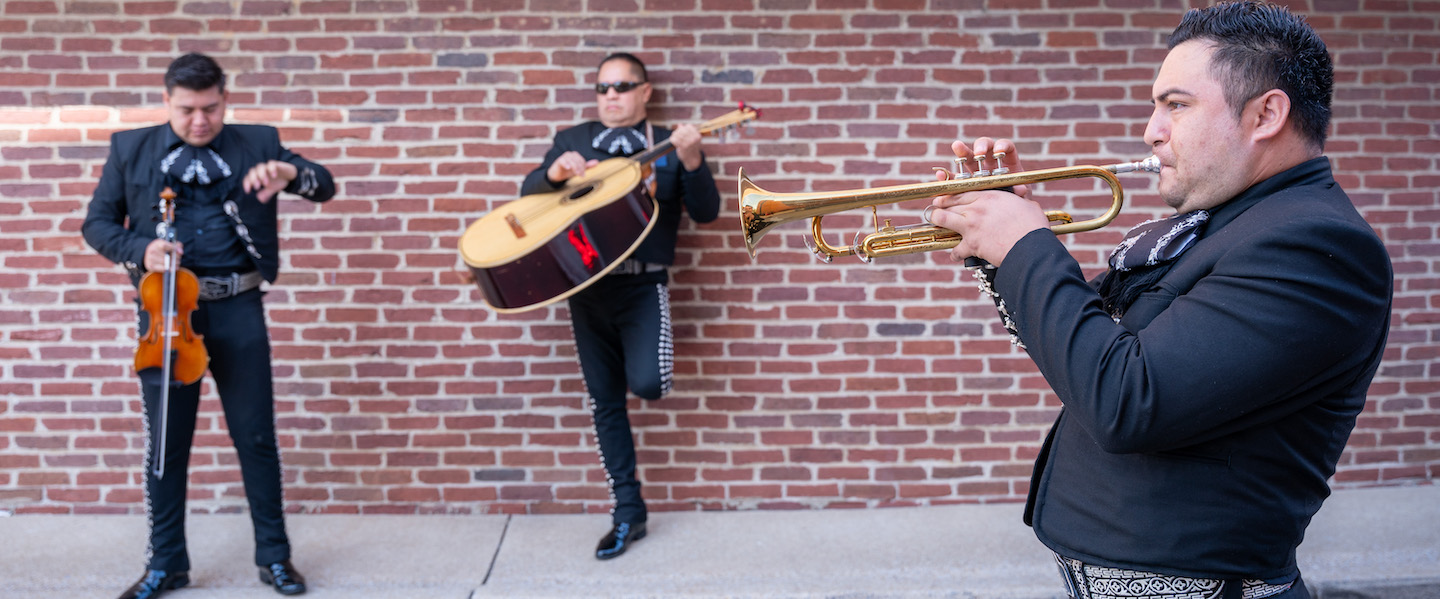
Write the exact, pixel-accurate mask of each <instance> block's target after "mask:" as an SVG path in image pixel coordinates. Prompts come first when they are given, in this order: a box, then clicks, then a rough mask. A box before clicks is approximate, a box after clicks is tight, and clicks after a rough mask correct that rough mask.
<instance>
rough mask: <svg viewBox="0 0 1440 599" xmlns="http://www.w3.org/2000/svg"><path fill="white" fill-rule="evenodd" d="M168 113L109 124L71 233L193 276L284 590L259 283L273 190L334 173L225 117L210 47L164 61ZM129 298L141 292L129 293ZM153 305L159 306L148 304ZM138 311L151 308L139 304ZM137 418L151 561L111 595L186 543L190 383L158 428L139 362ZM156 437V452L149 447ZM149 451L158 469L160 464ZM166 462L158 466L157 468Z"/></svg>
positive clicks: (284, 546)
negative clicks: (166, 223)
mask: <svg viewBox="0 0 1440 599" xmlns="http://www.w3.org/2000/svg"><path fill="white" fill-rule="evenodd" d="M162 98H163V100H164V103H165V108H166V110H167V112H168V114H169V123H168V124H164V125H157V126H154V127H147V128H143V129H136V130H132V131H122V132H120V133H116V134H115V135H114V136H112V137H111V139H110V158H109V159H108V160H107V161H106V162H105V168H104V170H103V172H102V173H101V175H100V183H99V185H98V187H96V189H95V195H94V198H93V199H92V200H91V201H90V205H89V211H88V214H87V215H86V217H85V222H84V225H83V227H82V229H81V230H82V232H83V234H84V236H85V241H86V242H87V243H89V244H90V245H91V247H94V248H95V250H96V251H97V252H99V253H100V255H102V256H104V257H106V258H108V259H109V260H110V261H112V262H115V263H116V264H121V265H123V266H124V267H125V268H126V269H127V270H129V272H130V275H131V279H132V281H133V282H136V283H138V282H139V281H140V278H141V276H142V275H144V274H145V273H146V272H160V271H163V270H165V269H167V268H168V265H167V254H169V255H170V256H171V257H173V256H176V255H178V256H179V265H180V266H182V267H184V268H187V269H189V270H191V271H193V272H194V273H195V275H197V276H198V277H199V289H198V294H197V295H198V308H197V309H196V310H194V312H193V313H191V314H190V317H191V324H192V325H193V326H194V329H195V331H196V332H197V333H199V334H200V335H203V336H204V347H205V349H206V351H207V352H208V354H209V360H210V361H209V370H210V373H211V376H212V377H213V378H214V382H215V389H216V392H217V393H218V394H219V396H220V403H221V405H222V406H223V408H224V411H225V422H226V425H227V426H228V428H229V431H230V438H231V440H232V441H234V443H235V450H236V454H237V455H238V457H239V460H240V472H241V476H242V478H243V481H244V485H245V496H246V498H247V500H248V501H249V505H250V517H251V520H252V522H253V524H254V528H255V564H256V565H257V566H258V567H259V568H260V579H261V580H262V581H264V582H266V583H267V584H270V585H272V586H273V587H274V588H275V590H276V591H278V592H279V593H281V594H285V595H295V594H299V593H303V592H305V582H304V580H303V578H302V577H301V576H300V573H299V572H297V571H296V570H295V568H294V566H293V565H291V563H290V542H289V539H288V537H287V536H286V534H285V520H284V513H283V510H282V505H281V502H282V495H281V470H280V454H279V449H278V447H277V444H276V440H275V406H274V403H275V402H274V390H273V385H272V381H271V372H270V341H269V334H268V332H267V330H266V322H265V310H264V305H263V303H262V301H261V296H262V295H263V293H264V292H263V291H261V289H260V283H261V282H262V281H269V282H274V280H275V276H276V273H277V271H278V268H279V264H280V262H279V250H280V246H279V239H278V226H277V217H276V202H273V201H271V200H272V199H273V198H274V197H275V195H276V194H277V193H279V192H280V191H286V192H288V193H292V194H295V195H299V196H301V197H303V198H305V199H308V200H310V201H314V202H324V201H326V200H329V199H330V198H331V197H332V196H334V195H335V183H334V181H333V180H332V179H331V176H330V173H329V171H327V170H326V169H325V168H324V167H322V166H320V165H318V164H315V163H313V162H310V161H308V160H305V159H304V158H301V157H300V156H299V155H298V154H295V153H293V152H291V151H289V150H287V149H285V148H284V147H283V146H281V145H280V137H279V132H278V131H276V129H275V128H274V127H266V126H260V125H226V124H225V123H224V118H225V103H226V100H227V98H228V92H226V90H225V74H224V72H223V71H222V70H221V68H220V65H219V64H217V63H216V62H215V61H214V60H213V59H211V58H210V57H208V56H204V55H201V54H193V53H192V54H187V55H185V56H182V57H180V58H177V59H176V60H175V61H173V62H172V63H171V64H170V67H169V69H168V70H167V71H166V73H165V92H164V94H163V96H162ZM167 187H168V188H171V189H172V190H173V191H174V192H176V194H177V195H178V198H177V199H176V200H175V204H174V211H173V217H174V218H173V223H172V225H171V226H172V227H173V229H172V230H173V232H174V239H175V242H174V243H171V242H169V241H166V240H165V239H164V238H162V237H163V236H161V235H159V231H157V224H160V223H161V220H162V216H163V215H161V214H160V212H159V211H158V210H157V206H158V203H159V198H160V193H161V191H162V190H163V189H165V188H167ZM137 303H140V302H137ZM157 313H160V312H157ZM140 314H141V320H142V326H141V327H140V328H141V330H142V331H143V330H146V328H147V327H146V326H145V324H144V322H143V321H145V320H146V319H147V318H148V313H147V312H146V310H145V307H144V306H142V308H141V311H140ZM138 375H139V378H140V384H141V389H142V395H143V398H144V402H143V403H144V410H145V423H146V434H147V439H146V455H145V462H146V468H145V499H146V505H145V507H146V511H147V513H148V515H149V516H150V541H149V548H148V551H147V556H148V557H147V559H148V561H149V563H148V564H147V565H146V571H145V574H144V576H142V577H141V578H140V580H139V581H138V582H136V583H135V584H134V586H132V587H130V589H128V590H127V591H125V593H124V594H123V595H121V598H122V599H145V598H153V597H159V596H160V595H162V594H163V593H164V592H165V591H168V590H171V589H175V588H179V587H183V586H185V585H186V584H188V583H189V581H190V578H189V570H190V558H189V554H188V552H187V550H186V544H185V487H186V478H187V474H186V467H187V465H188V463H189V461H190V444H191V440H192V438H193V436H194V432H195V421H196V412H197V409H198V407H199V403H200V383H199V381H196V382H195V383H194V384H190V385H183V386H176V385H172V386H171V392H170V393H168V397H169V403H170V405H169V406H168V411H166V412H164V413H165V414H166V418H165V419H164V421H166V423H167V426H166V427H165V430H163V431H162V430H156V429H158V428H159V422H161V419H160V416H159V415H160V414H161V413H162V410H163V409H164V407H163V406H161V405H159V404H160V398H161V396H162V388H161V386H162V385H164V384H169V382H168V381H162V380H161V378H162V377H163V374H162V369H160V368H145V369H143V370H141V371H140V372H139V373H138ZM160 435H165V439H164V440H165V441H166V442H165V443H164V447H165V452H164V454H165V455H155V451H156V447H157V446H159V445H160V440H161V439H160ZM156 460H161V464H160V465H162V466H163V467H162V468H160V472H161V474H160V475H159V476H157V474H156V468H155V467H154V466H155V465H156ZM166 473H168V476H167V475H165V474H166Z"/></svg>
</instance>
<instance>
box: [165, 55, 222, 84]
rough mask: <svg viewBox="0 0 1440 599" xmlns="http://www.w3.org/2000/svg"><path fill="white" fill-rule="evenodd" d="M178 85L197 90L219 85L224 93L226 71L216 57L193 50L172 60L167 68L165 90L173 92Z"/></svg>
mask: <svg viewBox="0 0 1440 599" xmlns="http://www.w3.org/2000/svg"><path fill="white" fill-rule="evenodd" d="M176 86H180V87H183V88H185V89H189V90H194V91H197V92H198V91H204V90H207V89H210V88H212V87H216V86H218V87H219V88H220V89H219V91H220V92H221V93H224V92H225V71H224V70H223V69H221V68H220V64H219V63H217V62H215V59H213V58H210V57H209V56H206V55H204V54H200V53H199V52H191V53H189V54H186V55H184V56H181V57H180V58H176V59H175V60H173V61H171V62H170V68H168V69H166V70H165V91H166V92H173V91H175V87H176Z"/></svg>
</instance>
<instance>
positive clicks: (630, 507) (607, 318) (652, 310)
mask: <svg viewBox="0 0 1440 599" xmlns="http://www.w3.org/2000/svg"><path fill="white" fill-rule="evenodd" d="M651 91H652V90H651V87H650V83H649V79H648V76H647V73H646V70H645V64H644V63H642V62H640V59H639V58H636V57H635V56H632V55H630V54H625V53H618V54H612V55H610V56H607V57H605V59H604V60H602V61H600V66H599V71H598V73H597V74H596V77H595V103H596V107H597V108H598V110H599V113H600V120H599V121H589V122H585V123H581V124H579V125H577V126H575V127H571V128H569V129H566V130H564V131H561V132H560V133H558V134H557V135H556V136H555V144H554V146H553V147H551V148H550V151H549V152H548V153H547V154H545V160H544V162H543V163H541V164H540V166H539V168H536V169H535V170H534V171H533V172H531V173H530V175H529V176H527V177H526V178H525V183H524V185H523V186H522V187H521V193H522V194H525V195H530V194H535V193H543V192H550V191H554V190H556V189H559V188H560V187H561V186H563V185H564V184H565V181H566V180H568V179H570V178H571V177H575V176H578V175H582V174H584V173H585V169H586V168H587V167H592V166H595V165H596V164H599V162H600V160H601V159H607V158H612V157H616V156H630V155H633V154H636V153H639V152H641V151H642V150H644V149H646V148H648V147H651V146H653V145H654V144H656V143H659V142H662V141H665V140H666V139H669V140H670V142H671V143H672V144H673V145H674V147H675V150H674V152H672V153H669V154H666V155H664V156H662V157H660V158H659V159H658V160H656V161H655V163H654V165H653V167H654V170H653V173H654V184H655V192H654V197H655V200H656V202H657V203H658V204H659V212H658V214H657V215H656V216H655V220H656V223H655V226H654V228H653V229H652V230H651V232H650V234H649V236H648V237H646V238H645V240H644V241H643V242H641V244H640V246H639V247H638V248H636V250H635V252H634V253H633V254H631V256H630V258H629V259H628V260H625V261H624V262H621V263H620V265H619V266H618V267H617V268H615V270H612V271H611V272H610V274H609V275H607V276H605V277H604V278H602V279H600V280H599V281H596V282H595V283H594V284H593V285H590V286H588V287H586V288H585V289H583V290H581V291H580V292H578V293H576V294H575V295H572V296H570V298H569V302H570V304H569V305H570V320H571V324H572V325H573V329H574V331H575V348H576V353H578V354H579V357H580V369H581V371H582V372H583V374H584V377H585V386H586V390H587V392H588V393H589V396H590V398H589V403H590V410H591V413H592V414H593V416H594V418H595V437H596V442H597V443H598V444H599V450H600V460H601V462H603V464H604V466H605V472H606V475H607V476H606V478H607V480H608V482H609V485H610V494H611V495H612V497H613V498H614V500H615V507H614V509H613V510H612V512H611V519H612V524H613V526H612V528H611V530H610V532H609V533H607V534H606V535H605V536H604V537H603V538H602V539H601V540H600V544H599V546H598V547H596V549H595V557H596V558H599V559H609V558H612V557H615V556H618V555H620V554H621V553H624V552H625V549H626V548H627V547H628V546H629V544H630V543H631V542H634V541H638V540H640V539H641V538H643V537H644V536H645V521H646V511H645V501H644V500H643V499H642V498H641V497H640V481H639V479H638V478H637V477H636V474H635V441H634V438H633V437H632V436H631V432H630V419H629V416H628V414H627V412H626V409H625V398H626V389H627V388H628V389H629V390H630V391H632V392H634V393H635V394H636V395H638V396H640V397H642V398H645V399H659V398H660V397H661V396H662V395H664V394H665V393H667V392H669V391H670V387H671V377H672V374H673V366H674V347H675V346H674V340H673V337H672V335H671V325H670V294H669V290H668V287H667V284H668V282H669V274H668V273H667V271H666V266H668V265H670V264H673V263H674V262H675V239H676V233H677V231H678V229H679V226H680V213H681V211H682V210H683V211H686V212H689V213H690V218H691V219H693V220H695V221H696V222H702V223H706V222H710V221H712V220H715V217H716V216H718V214H719V211H720V192H719V190H717V189H716V188H715V179H714V177H713V176H712V175H711V174H710V167H709V166H708V165H706V163H705V156H704V154H703V153H702V152H701V150H700V137H701V135H700V132H699V131H698V130H697V129H696V127H695V126H694V125H679V126H677V127H675V128H674V129H673V130H667V129H664V128H657V127H655V126H654V125H652V124H651V123H650V122H649V121H648V120H647V119H646V110H645V108H646V106H645V105H646V102H648V101H649V100H650V93H651Z"/></svg>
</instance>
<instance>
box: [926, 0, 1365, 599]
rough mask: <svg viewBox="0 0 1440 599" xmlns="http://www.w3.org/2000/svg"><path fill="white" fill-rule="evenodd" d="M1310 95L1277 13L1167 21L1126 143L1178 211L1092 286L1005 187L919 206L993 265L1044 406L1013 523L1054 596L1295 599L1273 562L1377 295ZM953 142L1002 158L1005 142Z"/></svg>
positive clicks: (962, 250)
mask: <svg viewBox="0 0 1440 599" xmlns="http://www.w3.org/2000/svg"><path fill="white" fill-rule="evenodd" d="M1331 88H1332V67H1331V61H1330V57H1329V55H1328V53H1327V51H1326V48H1325V45H1324V43H1323V42H1322V41H1321V40H1320V38H1319V36H1318V35H1317V34H1316V33H1315V32H1314V31H1313V30H1312V29H1311V28H1310V27H1309V26H1308V25H1306V24H1305V23H1304V21H1303V20H1301V19H1300V18H1299V17H1296V16H1294V15H1292V14H1290V13H1289V12H1288V11H1287V10H1286V9H1284V8H1282V7H1279V6H1276V5H1271V4H1264V3H1261V2H1256V1H1254V0H1244V1H1241V2H1234V3H1226V4H1220V5H1217V6H1213V7H1210V8H1205V9H1197V10H1191V11H1189V12H1188V13H1186V14H1185V16H1184V17H1183V19H1182V20H1181V23H1180V25H1179V27H1178V28H1177V29H1176V30H1175V32H1174V33H1173V34H1172V36H1171V38H1170V52H1169V55H1168V56H1167V57H1166V59H1165V61H1164V63H1163V65H1162V66H1161V67H1160V70H1159V73H1158V75H1157V76H1156V79H1155V83H1154V86H1153V89H1152V98H1151V100H1152V102H1153V103H1154V112H1153V113H1152V115H1151V117H1150V122H1149V125H1148V126H1147V128H1146V130H1145V141H1146V143H1148V144H1149V145H1150V146H1152V148H1153V150H1154V153H1155V156H1156V157H1158V158H1159V160H1160V163H1161V164H1162V166H1163V168H1162V170H1161V171H1160V181H1159V193H1160V195H1161V197H1162V198H1163V199H1164V201H1165V202H1166V204H1168V205H1169V206H1171V207H1173V208H1174V209H1175V211H1176V214H1175V215H1174V216H1173V217H1170V218H1167V219H1162V220H1159V221H1152V222H1149V223H1145V224H1142V225H1140V226H1138V227H1136V228H1135V229H1133V230H1132V231H1130V233H1129V234H1128V235H1127V236H1126V238H1125V240H1124V241H1123V242H1122V243H1121V244H1120V246H1119V247H1117V248H1116V251H1115V252H1114V253H1113V254H1112V255H1111V256H1110V259H1109V269H1108V271H1107V272H1106V273H1104V274H1103V275H1101V276H1099V277H1097V278H1096V279H1095V280H1094V281H1092V282H1090V283H1087V282H1086V281H1085V280H1084V278H1083V276H1082V274H1081V269H1080V266H1079V264H1077V263H1076V261H1075V260H1074V259H1073V258H1072V257H1071V256H1070V254H1069V253H1068V252H1067V251H1066V249H1065V247H1064V246H1062V245H1061V244H1060V242H1059V241H1058V240H1057V239H1056V236H1055V235H1054V234H1053V233H1052V232H1051V231H1050V229H1049V228H1048V227H1047V225H1048V222H1047V219H1046V217H1045V216H1044V215H1043V213H1042V211H1041V209H1040V207H1039V206H1038V205H1037V204H1035V203H1034V202H1031V201H1029V200H1028V199H1027V198H1026V195H1027V192H1028V190H1026V189H1024V188H1023V186H1022V187H1021V188H1018V189H1017V190H1016V191H1017V193H1008V192H1004V191H998V190H991V191H977V192H970V193H964V194H960V195H956V196H945V197H940V198H937V199H936V200H935V202H934V203H935V205H936V206H937V207H938V208H939V209H936V210H934V213H933V214H932V215H931V220H932V222H934V223H935V224H937V225H940V226H942V227H945V228H948V229H951V230H953V231H955V232H957V233H959V234H960V235H961V236H962V239H961V240H960V242H959V244H958V245H956V246H955V248H954V249H953V250H952V257H953V258H955V259H957V260H958V259H965V258H970V257H976V258H980V259H983V260H985V261H988V262H989V263H990V264H991V265H993V266H994V269H992V270H989V271H988V274H987V275H986V278H985V279H984V283H983V284H982V288H987V289H989V290H990V291H991V292H992V293H994V294H996V295H997V304H999V305H1000V306H1001V307H1002V311H1003V312H1004V313H1005V314H1006V315H1007V323H1008V324H1010V325H1011V326H1013V333H1014V334H1015V335H1016V336H1017V338H1018V340H1019V341H1020V342H1021V343H1023V344H1024V346H1025V347H1026V348H1027V350H1028V351H1029V354H1030V357H1031V358H1032V359H1033V360H1034V361H1035V364H1036V366H1037V367H1038V368H1039V370H1040V372H1041V373H1042V374H1044V376H1045V378H1046V380H1047V381H1049V383H1050V385H1051V386H1052V387H1053V388H1054V390H1055V393H1056V394H1057V395H1058V396H1059V398H1060V400H1061V402H1062V403H1063V405H1064V407H1063V409H1062V410H1061V413H1060V415H1059V417H1058V418H1057V420H1056V422H1055V425H1054V426H1053V428H1052V429H1051V431H1050V434H1049V436H1048V438H1047V439H1046V440H1045V444H1044V446H1043V448H1042V450H1041V452H1040V455H1039V457H1038V458H1037V460H1036V466H1035V474H1034V477H1033V478H1032V480H1031V484H1030V497H1029V500H1028V502H1027V505H1026V510H1025V521H1026V523H1027V524H1029V525H1030V526H1032V527H1033V528H1034V530H1035V534H1036V536H1037V537H1038V538H1039V539H1040V541H1041V542H1042V543H1044V544H1045V545H1046V546H1047V547H1049V548H1050V549H1052V550H1053V551H1054V552H1055V554H1056V557H1057V560H1058V563H1059V565H1060V570H1061V572H1062V575H1063V576H1064V578H1065V580H1066V583H1067V585H1068V586H1069V592H1070V594H1071V596H1072V597H1089V598H1090V599H1101V598H1102V597H1140V596H1146V597H1169V596H1187V597H1190V596H1194V597H1215V598H1229V597H1241V596H1242V595H1243V596H1244V597H1254V598H1257V599H1259V598H1264V597H1283V598H1286V599H1296V598H1305V597H1309V596H1310V595H1309V593H1308V592H1307V591H1306V589H1305V584H1304V582H1303V581H1302V580H1301V578H1300V573H1299V570H1298V568H1297V566H1296V560H1295V550H1296V547H1297V546H1298V545H1299V544H1300V541H1301V538H1302V537H1303V535H1304V531H1305V527H1306V525H1308V523H1309V521H1310V518H1311V517H1312V516H1313V515H1314V514H1315V512H1316V511H1317V510H1318V509H1319V507H1320V503H1321V501H1322V500H1324V498H1325V497H1326V496H1328V495H1329V488H1328V486H1327V484H1326V480H1327V478H1329V476H1330V475H1332V474H1333V473H1334V472H1335V465H1336V462H1337V460H1338V459H1339V457H1340V454H1341V451H1342V450H1343V449H1344V447H1345V442H1346V439H1347V438H1348V436H1349V434H1350V431H1351V429H1352V428H1353V427H1354V425H1355V419H1356V416H1357V415H1358V414H1359V413H1360V410H1361V409H1362V408H1363V407H1364V405H1365V393H1366V390H1367V388H1368V386H1369V384H1370V381H1371V379H1372V378H1373V377H1374V375H1375V371H1376V368H1377V367H1378V366H1379V364H1380V360H1381V355H1382V352H1383V349H1384V345H1385V337H1386V331H1387V329H1388V323H1389V314H1390V296H1391V288H1392V277H1391V270H1390V261H1389V257H1388V256H1387V254H1386V250H1385V247H1384V245H1383V244H1382V243H1381V242H1380V240H1379V239H1378V238H1377V237H1376V235H1375V234H1374V232H1373V231H1372V229H1371V227H1370V226H1369V225H1368V224H1366V222H1365V221H1364V219H1362V218H1361V217H1360V215H1359V213H1358V212H1357V211H1356V209H1355V207H1354V205H1353V204H1352V203H1351V201H1350V199H1349V198H1348V196H1346V194H1345V192H1344V191H1343V190H1341V189H1340V187H1339V186H1338V185H1337V184H1336V182H1335V180H1334V179H1333V178H1332V176H1331V171H1330V165H1329V162H1328V160H1327V159H1326V158H1325V157H1324V156H1323V155H1322V151H1323V147H1324V143H1325V135H1326V130H1327V128H1328V126H1329V116H1330V97H1331ZM953 148H954V150H955V153H956V155H957V156H962V157H967V158H968V157H971V156H982V157H983V156H994V155H996V154H998V153H1000V152H1003V153H1004V154H1005V156H1004V158H1003V159H1002V161H1003V162H1004V164H1003V166H1006V167H1008V168H1010V169H1012V170H1018V169H1020V168H1021V167H1020V160H1019V157H1018V156H1017V154H1016V146H1015V144H1014V143H1012V142H1011V141H1009V140H1004V139H1001V140H992V139H987V138H981V139H978V140H976V141H975V142H974V143H973V144H965V143H961V142H956V143H955V144H954V146H953ZM985 163H986V164H985V166H989V167H992V168H993V166H994V164H995V161H994V160H993V158H990V159H985ZM1137 589H1140V590H1138V591H1137ZM1137 592H1138V593H1139V594H1135V593H1137ZM1187 593H1189V594H1187Z"/></svg>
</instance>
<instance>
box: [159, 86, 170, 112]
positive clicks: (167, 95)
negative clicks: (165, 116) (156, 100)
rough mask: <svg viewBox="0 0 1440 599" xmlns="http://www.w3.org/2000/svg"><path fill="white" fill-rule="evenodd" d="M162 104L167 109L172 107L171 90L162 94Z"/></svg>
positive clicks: (163, 91)
mask: <svg viewBox="0 0 1440 599" xmlns="http://www.w3.org/2000/svg"><path fill="white" fill-rule="evenodd" d="M160 102H161V103H163V104H164V105H165V107H166V108H169V107H170V90H168V89H167V90H162V91H161V92H160Z"/></svg>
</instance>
